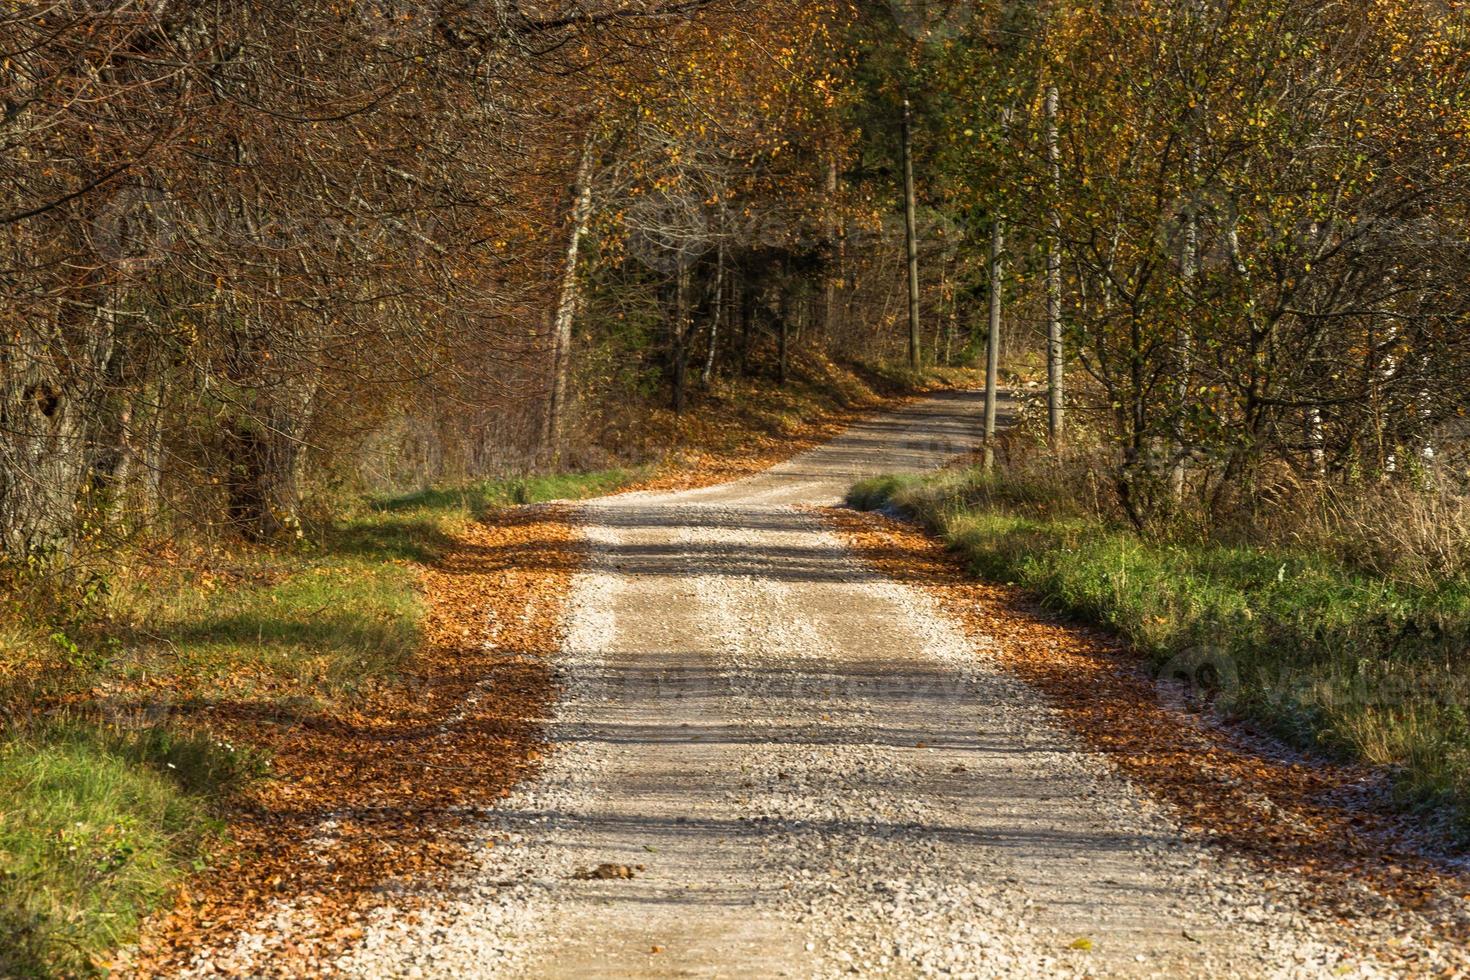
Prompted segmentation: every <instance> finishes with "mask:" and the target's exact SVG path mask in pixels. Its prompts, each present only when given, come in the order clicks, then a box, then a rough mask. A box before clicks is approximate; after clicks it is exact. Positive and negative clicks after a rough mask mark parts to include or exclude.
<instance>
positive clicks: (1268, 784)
mask: <svg viewBox="0 0 1470 980" xmlns="http://www.w3.org/2000/svg"><path fill="white" fill-rule="evenodd" d="M824 513H825V516H826V517H827V518H828V520H829V521H830V522H831V524H832V526H833V527H834V528H835V529H836V530H837V531H838V532H839V534H840V535H841V536H842V537H843V539H844V540H845V541H846V542H847V543H848V544H849V545H850V546H851V547H852V548H853V549H854V551H855V552H856V553H857V554H858V555H859V556H860V557H861V558H862V559H863V560H864V561H865V562H867V563H868V564H869V565H870V566H872V567H873V568H874V569H875V570H877V571H878V572H880V573H882V574H883V575H886V576H888V577H889V578H891V579H893V580H895V581H899V582H904V583H907V584H910V585H914V586H917V587H919V588H922V589H924V590H925V591H926V592H928V593H929V594H931V595H932V596H934V597H935V598H936V599H937V600H938V601H939V602H940V604H941V605H942V607H943V608H944V609H945V611H946V612H948V613H949V614H950V615H952V616H953V617H955V619H956V620H958V621H959V622H961V623H963V625H964V627H965V629H966V631H967V632H968V633H969V634H970V636H971V637H973V638H974V639H975V640H976V641H977V642H979V643H981V644H983V645H984V646H985V647H987V648H988V649H989V650H991V651H992V653H993V656H994V657H995V659H996V662H997V663H998V664H999V665H1000V666H1001V667H1003V668H1004V669H1006V670H1007V671H1009V672H1011V673H1013V674H1014V675H1016V676H1018V677H1020V678H1022V679H1023V680H1025V681H1026V682H1028V683H1029V684H1031V685H1032V686H1034V687H1036V688H1038V689H1039V690H1041V691H1042V692H1043V693H1045V694H1046V695H1048V697H1049V699H1050V700H1051V702H1052V704H1053V705H1054V707H1055V709H1056V710H1057V712H1058V713H1059V714H1060V716H1061V718H1062V719H1063V720H1064V721H1065V722H1066V724H1067V725H1068V726H1069V727H1070V728H1071V729H1072V730H1073V731H1076V732H1077V733H1078V734H1080V735H1081V736H1082V738H1083V739H1084V740H1085V741H1086V743H1087V744H1088V745H1089V746H1091V747H1092V748H1093V749H1095V750H1097V751H1100V752H1102V753H1104V754H1105V755H1106V756H1107V758H1108V759H1109V760H1110V761H1111V763H1112V764H1113V765H1114V766H1115V767H1116V768H1117V769H1118V770H1120V771H1121V772H1122V773H1123V774H1124V775H1126V776H1127V777H1128V778H1130V779H1132V780H1133V781H1134V782H1136V783H1137V784H1139V785H1141V786H1143V787H1145V788H1147V789H1148V790H1149V791H1150V792H1152V793H1153V794H1154V795H1155V796H1156V797H1158V798H1160V799H1162V800H1164V801H1166V802H1168V803H1169V804H1172V806H1173V808H1174V810H1175V813H1176V816H1177V819H1178V820H1179V821H1180V823H1181V824H1182V825H1183V826H1184V828H1185V829H1186V830H1188V831H1190V832H1193V833H1196V834H1199V835H1201V836H1203V837H1204V838H1206V839H1208V840H1210V841H1211V842H1212V843H1214V844H1216V845H1219V846H1222V847H1224V848H1226V849H1227V850H1229V851H1230V852H1233V853H1236V854H1239V855H1242V856H1244V857H1246V858H1247V859H1249V860H1251V861H1253V862H1256V863H1258V864H1260V865H1262V866H1264V867H1267V868H1270V869H1272V870H1276V871H1282V870H1285V871H1290V872H1293V873H1295V874H1297V875H1299V876H1301V878H1302V880H1303V882H1304V883H1305V885H1306V886H1307V888H1308V890H1309V892H1310V894H1311V896H1312V900H1313V904H1314V906H1315V908H1314V909H1313V911H1314V912H1315V913H1317V914H1318V915H1320V916H1322V917H1324V918H1326V919H1328V920H1330V921H1333V922H1335V923H1337V924H1339V925H1340V926H1342V927H1344V929H1345V932H1344V935H1343V938H1344V940H1345V941H1348V942H1351V941H1353V940H1354V939H1357V938H1360V937H1359V935H1358V933H1357V932H1356V931H1354V930H1353V928H1352V927H1353V925H1354V923H1369V922H1379V921H1394V922H1395V923H1396V925H1397V923H1400V922H1401V923H1402V924H1403V932H1402V938H1401V942H1400V943H1399V945H1398V946H1397V947H1396V948H1394V949H1389V950H1383V949H1375V950H1373V951H1372V952H1373V953H1374V955H1376V956H1378V957H1385V956H1386V957H1388V958H1390V959H1391V960H1392V961H1393V962H1394V964H1395V966H1396V967H1397V968H1400V969H1402V970H1404V971H1405V972H1415V969H1416V964H1417V962H1418V960H1419V958H1420V955H1421V949H1420V948H1419V943H1420V942H1422V941H1424V940H1429V941H1435V942H1436V943H1437V944H1438V945H1441V946H1442V947H1444V948H1446V949H1449V950H1452V951H1454V953H1455V955H1456V956H1458V957H1459V958H1460V960H1459V967H1458V969H1459V970H1466V969H1470V950H1467V949H1466V948H1465V946H1464V943H1465V936H1466V935H1467V934H1470V932H1467V928H1470V910H1467V901H1470V881H1467V879H1466V877H1465V876H1464V875H1463V874H1461V873H1457V870H1456V869H1455V868H1454V867H1453V865H1451V864H1450V863H1449V862H1448V861H1441V860H1438V859H1436V858H1434V857H1432V856H1428V855H1426V854H1425V853H1423V852H1422V851H1420V850H1418V849H1416V848H1415V847H1414V846H1413V844H1412V843H1410V842H1409V841H1407V840H1406V839H1405V837H1404V836H1403V834H1402V833H1401V830H1402V828H1401V825H1400V822H1399V820H1398V819H1397V818H1396V817H1395V816H1394V815H1393V814H1392V812H1391V811H1389V810H1388V809H1387V808H1386V807H1383V806H1381V805H1378V801H1377V800H1376V798H1375V796H1374V790H1373V787H1374V785H1375V783H1376V780H1375V779H1374V778H1373V774H1372V773H1371V772H1368V771H1365V770H1363V769H1361V768H1351V767H1338V766H1330V765H1324V764H1319V763H1316V762H1310V761H1305V760H1294V759H1290V758H1288V757H1286V756H1285V755H1284V754H1283V755H1280V756H1278V757H1273V756H1272V755H1270V754H1269V753H1268V752H1263V751H1261V747H1262V746H1263V745H1264V744H1265V743H1261V742H1259V741H1257V742H1256V744H1255V745H1253V744H1252V742H1253V737H1252V736H1251V734H1250V733H1248V732H1246V731H1243V730H1240V729H1233V728H1231V727H1228V726H1223V725H1217V724H1212V723H1208V722H1206V721H1204V720H1203V719H1202V718H1200V716H1197V715H1190V714H1188V713H1186V712H1183V711H1181V710H1178V709H1177V708H1175V707H1171V706H1169V705H1167V704H1165V703H1164V702H1163V701H1162V700H1161V698H1160V697H1159V688H1158V686H1157V685H1156V684H1155V683H1154V682H1153V681H1152V680H1151V678H1150V676H1149V674H1148V672H1147V670H1146V669H1145V663H1144V660H1143V658H1142V657H1141V656H1138V655H1135V654H1132V653H1131V652H1130V651H1128V650H1127V649H1125V648H1123V647H1122V646H1120V645H1119V644H1118V643H1117V642H1116V641H1115V640H1113V639H1111V638H1110V637H1108V636H1107V635H1106V634H1104V633H1103V632H1102V631H1100V630H1094V629H1089V628H1085V627H1080V626H1076V625H1071V624H1066V623H1063V622H1061V621H1059V620H1058V619H1057V617H1055V616H1053V615H1051V614H1049V613H1047V612H1046V611H1045V610H1043V609H1042V608H1040V607H1039V606H1038V605H1036V604H1035V603H1034V602H1032V601H1031V600H1029V599H1028V598H1027V597H1026V596H1025V595H1024V594H1023V593H1022V592H1021V590H1019V589H1017V588H1014V587H1009V586H1002V585H996V584H990V583H985V582H981V581H977V580H976V579H975V578H974V577H973V576H971V575H970V574H969V573H968V571H967V570H966V568H965V567H964V564H963V561H962V560H961V559H960V558H959V557H958V556H956V555H954V554H952V553H950V552H948V551H946V550H945V549H944V547H943V546H942V545H941V544H939V543H938V542H936V541H935V540H934V539H932V538H930V537H928V536H926V535H925V534H923V533H922V532H921V531H920V530H918V529H917V528H916V527H914V526H912V525H909V524H905V523H901V522H898V521H894V520H890V519H888V518H884V517H879V516H876V515H871V514H859V513H856V512H853V511H846V510H829V511H826V512H824ZM1404 913H1407V915H1405V914H1404ZM1364 932H1365V933H1366V932H1367V930H1364ZM1375 932H1376V931H1375ZM1459 975H1464V974H1463V973H1461V974H1459Z"/></svg>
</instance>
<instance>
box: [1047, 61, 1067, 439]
mask: <svg viewBox="0 0 1470 980" xmlns="http://www.w3.org/2000/svg"><path fill="white" fill-rule="evenodd" d="M1059 99H1060V95H1059V93H1058V91H1057V87H1056V86H1055V85H1053V86H1051V87H1050V88H1048V89H1047V90H1046V157H1047V161H1048V163H1049V165H1050V169H1051V193H1052V201H1051V205H1050V211H1051V216H1050V222H1049V224H1050V226H1051V227H1050V229H1049V232H1048V234H1047V238H1046V381H1047V429H1048V431H1049V433H1050V434H1051V439H1052V443H1053V444H1057V443H1060V442H1061V439H1062V423H1063V412H1064V408H1063V406H1064V404H1065V399H1064V395H1063V390H1062V214H1061V211H1060V210H1059V209H1058V204H1057V199H1058V197H1059V195H1060V194H1061V190H1062V163H1061V159H1062V157H1061V148H1060V146H1059V145H1058V139H1057V103H1058V101H1059Z"/></svg>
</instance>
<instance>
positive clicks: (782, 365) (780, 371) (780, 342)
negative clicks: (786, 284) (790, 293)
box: [776, 291, 791, 385]
mask: <svg viewBox="0 0 1470 980" xmlns="http://www.w3.org/2000/svg"><path fill="white" fill-rule="evenodd" d="M789 312H790V311H789V310H787V308H786V294H785V292H784V291H782V292H781V293H780V294H779V295H778V296H777V297H776V329H777V348H778V349H777V351H776V355H777V361H776V379H777V381H778V382H779V383H781V384H783V385H784V384H786V350H787V347H788V345H789V344H790V337H789V334H790V332H791V327H790V324H789V322H788V321H789V320H790V316H789Z"/></svg>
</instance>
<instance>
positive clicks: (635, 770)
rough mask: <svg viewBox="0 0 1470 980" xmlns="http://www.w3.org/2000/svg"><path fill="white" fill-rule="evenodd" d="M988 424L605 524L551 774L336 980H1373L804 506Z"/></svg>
mask: <svg viewBox="0 0 1470 980" xmlns="http://www.w3.org/2000/svg"><path fill="white" fill-rule="evenodd" d="M975 412H976V404H975V399H974V398H973V397H970V396H946V397H941V398H935V399H931V400H928V401H925V402H921V403H918V404H915V405H913V406H911V407H909V408H907V409H905V410H903V411H900V412H897V413H894V414H892V415H890V416H887V417H885V418H883V419H881V420H878V421H875V422H872V423H866V424H862V425H859V426H857V427H855V428H854V429H853V430H851V431H850V432H849V433H848V434H846V435H844V436H843V437H841V438H839V439H837V440H835V441H834V442H833V443H831V444H829V445H828V446H825V447H823V448H821V449H818V450H814V451H812V452H810V453H807V454H804V455H803V456H800V457H797V458H796V459H794V460H792V461H790V462H788V463H784V464H782V465H780V466H777V467H775V468H773V469H771V470H769V471H768V472H766V473H764V474H761V475H759V476H756V477H752V478H749V479H746V480H742V481H738V482H736V483H732V484H725V485H722V486H718V487H710V488H706V489H703V490H695V491H688V492H684V493H674V494H629V495H625V496H621V497H614V498H608V499H606V500H602V501H598V502H595V503H593V504H590V505H587V507H586V512H585V517H586V525H587V527H586V533H587V534H588V535H589V537H590V539H591V544H592V558H591V563H590V566H589V568H588V569H587V570H586V571H585V572H584V573H582V574H581V575H579V576H578V578H577V579H576V582H575V585H574V593H573V600H572V603H573V606H572V608H573V612H572V616H571V622H570V624H569V632H568V639H567V643H566V650H565V652H564V655H563V657H562V660H561V663H560V664H559V670H560V672H561V678H560V679H561V681H562V683H563V685H564V696H563V699H562V701H561V703H560V705H559V707H558V713H557V715H556V717H555V718H554V719H552V720H551V722H550V723H551V726H552V736H551V741H552V743H553V745H554V746H555V751H554V752H553V754H552V756H551V758H550V760H549V761H548V763H547V767H546V770H545V772H544V775H543V778H542V779H541V780H539V781H537V782H536V783H534V784H531V785H529V786H527V787H525V788H524V789H523V790H522V791H520V792H519V793H517V794H516V795H514V796H512V797H511V798H510V799H509V800H507V801H506V803H505V804H504V805H503V806H502V807H499V808H497V809H496V811H494V813H493V814H492V817H491V819H490V821H489V822H488V823H487V824H486V825H485V827H484V829H483V841H482V842H481V846H480V847H479V848H478V850H477V852H476V853H477V854H478V857H477V858H476V860H475V862H474V863H473V866H472V867H470V868H469V869H468V870H467V871H466V872H465V873H464V874H463V875H462V876H461V877H460V879H459V880H458V881H456V882H455V883H454V885H453V886H452V887H450V888H448V889H447V890H446V891H445V892H444V893H443V894H441V895H437V896H434V897H435V898H436V899H437V901H436V902H434V903H431V905H430V908H429V909H428V910H423V909H421V908H414V909H412V910H407V911H402V910H396V909H395V908H394V907H392V906H389V907H387V908H385V909H382V910H380V911H379V912H378V913H376V914H375V915H374V916H373V917H372V921H371V922H370V924H369V928H368V929H367V932H366V934H365V936H364V937H363V938H362V940H361V941H360V942H359V943H358V944H357V946H356V948H355V949H354V950H352V951H351V952H350V954H349V955H348V956H346V957H344V958H343V959H342V960H339V961H338V966H339V967H340V968H341V969H343V970H344V971H346V972H348V973H350V974H354V975H363V976H384V975H389V976H409V977H419V976H445V977H449V976H455V977H473V976H483V975H530V976H553V977H588V976H730V977H737V976H738V977H746V976H766V975H769V976H822V975H844V974H852V973H859V974H862V975H882V974H893V975H899V976H909V975H924V974H937V973H950V974H957V975H977V976H1035V975H1042V974H1051V975H1055V974H1066V973H1077V974H1084V973H1092V974H1099V973H1107V974H1123V975H1169V976H1179V975H1199V976H1205V975H1208V976H1216V975H1230V974H1240V975H1250V976H1262V975H1293V976H1299V975H1304V974H1307V975H1310V974H1316V973H1321V974H1332V975H1339V976H1341V975H1353V974H1360V973H1372V972H1374V971H1373V969H1372V967H1371V966H1370V965H1366V964H1363V963H1360V962H1358V961H1356V960H1354V959H1352V958H1351V957H1350V956H1349V955H1348V954H1347V953H1345V952H1344V951H1342V950H1339V949H1338V948H1336V947H1335V946H1334V945H1333V943H1332V942H1331V941H1330V939H1329V940H1328V941H1323V940H1322V939H1320V938H1319V937H1317V936H1315V935H1314V934H1313V929H1312V927H1311V926H1310V925H1309V924H1308V922H1307V920H1306V919H1304V917H1303V916H1301V915H1300V914H1298V913H1297V912H1296V911H1295V910H1294V909H1293V908H1292V907H1291V906H1290V904H1289V902H1288V903H1283V902H1282V900H1280V899H1273V898H1271V897H1270V896H1272V895H1275V894H1279V890H1278V889H1276V888H1275V883H1273V882H1269V881H1266V880H1263V879H1262V878H1261V877H1260V876H1259V875H1258V874H1257V873H1256V872H1253V871H1251V870H1249V869H1248V868H1246V867H1245V866H1244V865H1243V864H1239V863H1237V862H1234V861H1231V860H1228V859H1225V858H1222V857H1219V856H1217V855H1214V854H1212V853H1211V852H1209V851H1207V850H1205V849H1203V848H1201V847H1200V846H1199V845H1197V844H1195V843H1192V842H1191V841H1190V840H1188V839H1187V838H1186V837H1185V836H1183V835H1182V834H1181V833H1180V832H1178V831H1177V830H1176V828H1175V826H1174V825H1173V824H1172V823H1171V821H1170V820H1169V819H1168V817H1167V816H1166V814H1165V813H1164V812H1163V811H1161V810H1160V809H1159V808H1158V807H1156V806H1155V805H1154V804H1152V803H1151V802H1150V801H1149V800H1148V799H1147V798H1146V797H1145V796H1144V795H1143V794H1141V793H1139V792H1138V791H1136V790H1135V789H1134V788H1133V787H1132V785H1131V784H1129V783H1128V782H1127V781H1126V780H1124V779H1122V778H1121V777H1120V776H1118V775H1117V774H1116V773H1115V772H1114V771H1113V770H1112V769H1110V768H1109V767H1108V765H1107V764H1106V763H1104V762H1103V761H1101V759H1100V758H1099V757H1097V756H1095V755H1093V754H1091V753H1088V752H1086V751H1084V750H1083V749H1082V748H1081V747H1080V743H1079V742H1078V741H1077V739H1075V738H1074V737H1073V736H1071V735H1070V734H1069V733H1068V732H1066V731H1065V730H1064V728H1063V726H1061V725H1060V724H1059V723H1058V722H1057V720H1056V719H1055V718H1054V716H1053V714H1052V712H1051V710H1050V709H1049V708H1048V707H1047V706H1046V704H1045V702H1044V701H1043V699H1042V698H1041V697H1040V696H1039V695H1038V694H1036V693H1035V692H1034V691H1033V690H1032V689H1030V688H1028V687H1026V686H1025V685H1023V684H1021V683H1019V682H1018V681H1016V680H1014V679H1012V678H1011V677H1009V676H1008V675H1007V674H1005V673H1003V672H1002V671H1001V670H999V669H998V668H997V667H996V666H995V665H994V663H993V661H992V659H991V658H990V657H989V656H988V655H987V653H986V651H985V650H984V649H983V645H978V647H977V645H976V644H972V643H971V642H970V641H969V640H968V639H967V638H966V636H965V634H964V633H963V632H962V631H961V630H960V628H959V627H958V625H957V624H955V623H954V622H953V621H952V620H950V619H948V618H947V617H946V616H945V615H944V614H943V613H942V612H941V611H940V609H939V608H938V607H937V605H936V604H935V603H934V602H933V600H932V599H931V598H930V597H928V596H927V595H926V594H924V593H923V592H921V591H919V590H917V589H915V588H913V587H911V586H907V585H900V584H897V583H895V582H893V581H891V580H889V579H887V578H884V577H882V576H880V575H878V574H876V573H874V572H872V571H871V570H869V568H868V567H867V566H865V565H863V564H862V563H861V562H860V561H859V560H858V559H857V558H855V557H854V556H853V554H852V553H851V552H850V551H848V550H847V548H845V547H844V546H843V544H842V543H841V542H840V541H839V540H838V539H837V538H836V537H835V536H833V534H832V533H830V532H829V531H828V530H827V528H826V525H824V523H823V522H822V521H821V520H820V519H819V518H818V517H817V516H816V515H814V514H811V513H808V512H806V511H805V510H803V509H802V508H803V506H805V505H823V504H830V503H833V502H835V501H836V499H837V498H838V497H839V495H840V493H841V492H842V490H843V489H844V488H845V487H846V486H847V485H848V484H849V483H850V482H851V481H852V480H853V479H854V478H855V477H858V476H861V475H863V474H866V473H871V472H879V471H892V470H902V469H922V468H926V467H931V466H934V465H937V464H939V463H940V462H942V461H943V460H944V459H946V458H948V457H950V456H952V455H954V454H955V453H958V452H963V451H966V450H968V449H969V448H971V434H972V433H973V432H974V430H975V428H976V426H975ZM599 866H602V870H601V871H600V872H599V871H598V869H599ZM589 873H590V875H589ZM599 874H601V875H610V876H611V877H599V876H598V875H599ZM625 875H630V876H631V877H625Z"/></svg>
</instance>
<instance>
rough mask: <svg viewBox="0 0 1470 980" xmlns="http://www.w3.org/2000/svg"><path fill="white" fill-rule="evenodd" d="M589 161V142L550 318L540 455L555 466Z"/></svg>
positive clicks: (588, 207) (587, 205) (587, 214)
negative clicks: (547, 393)
mask: <svg viewBox="0 0 1470 980" xmlns="http://www.w3.org/2000/svg"><path fill="white" fill-rule="evenodd" d="M592 161H593V145H592V141H591V140H590V139H589V140H588V141H587V144H586V146H584V147H583V149H582V159H581V161H580V162H579V163H578V164H577V177H576V183H575V184H574V185H573V187H572V195H573V204H572V218H571V226H572V227H571V234H570V236H569V238H568V241H567V253H566V259H565V262H564V264H563V266H562V278H561V290H560V293H559V295H558V297H557V303H556V311H555V314H554V316H553V319H552V329H551V345H552V352H551V397H550V398H549V399H548V402H547V406H546V423H545V430H544V431H543V433H542V439H541V445H542V455H543V456H544V457H545V458H546V459H547V460H548V461H549V462H551V463H555V462H556V459H557V457H558V456H559V455H560V453H561V439H562V425H563V422H564V419H565V415H566V400H567V375H568V374H569V373H570V370H571V360H572V357H571V354H572V323H573V321H574V320H575V319H576V315H577V307H578V305H579V301H580V296H579V292H580V288H579V287H580V285H581V283H580V280H579V279H578V278H577V253H578V252H579V251H580V250H581V246H582V237H583V236H584V235H585V234H586V233H587V223H588V221H589V220H590V219H591V216H592Z"/></svg>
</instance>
